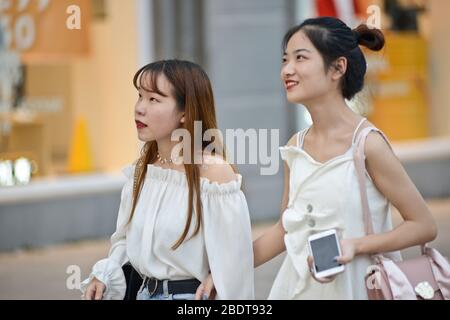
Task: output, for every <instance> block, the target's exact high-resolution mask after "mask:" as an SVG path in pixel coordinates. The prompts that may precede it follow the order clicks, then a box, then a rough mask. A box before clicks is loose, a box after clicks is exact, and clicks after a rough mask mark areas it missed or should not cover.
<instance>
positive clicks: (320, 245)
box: [311, 234, 341, 272]
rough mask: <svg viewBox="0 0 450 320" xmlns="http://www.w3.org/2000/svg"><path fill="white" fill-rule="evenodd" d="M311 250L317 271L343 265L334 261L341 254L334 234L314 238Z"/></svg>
mask: <svg viewBox="0 0 450 320" xmlns="http://www.w3.org/2000/svg"><path fill="white" fill-rule="evenodd" d="M311 250H312V254H313V258H314V263H315V266H316V270H317V272H322V271H325V270H328V269H331V268H335V267H339V266H340V265H341V264H340V263H337V262H336V261H334V258H335V257H337V256H339V250H338V244H337V240H336V236H335V235H334V234H331V235H329V236H325V237H323V238H320V239H316V240H312V241H311Z"/></svg>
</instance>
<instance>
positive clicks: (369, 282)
mask: <svg viewBox="0 0 450 320" xmlns="http://www.w3.org/2000/svg"><path fill="white" fill-rule="evenodd" d="M371 131H377V132H379V133H380V134H381V135H382V136H383V138H384V139H385V140H386V142H387V143H388V144H389V141H388V139H387V138H386V136H385V135H384V134H383V133H382V132H381V131H380V130H378V129H377V128H374V127H367V128H364V129H363V130H362V131H361V132H360V134H359V135H358V139H357V142H356V148H355V151H354V154H353V158H354V162H355V168H356V174H357V177H358V183H359V191H360V194H361V203H362V208H363V212H364V224H365V232H366V234H367V235H370V234H373V224H372V217H371V214H370V209H369V203H368V199H367V190H366V184H365V183H366V176H365V175H366V167H365V154H364V146H365V142H366V138H367V135H368V134H369V133H370V132H371ZM389 145H390V144H389ZM421 249H422V250H421V252H422V255H421V256H419V257H417V258H414V259H409V260H404V261H393V260H391V259H389V258H387V257H385V256H384V255H383V254H381V253H379V254H375V255H372V259H373V261H374V265H373V266H371V268H370V269H369V271H368V274H367V275H366V277H365V281H366V289H367V295H368V297H369V299H370V300H419V299H420V300H422V299H426V300H444V299H445V300H449V299H450V264H449V262H448V259H447V258H445V257H443V256H442V255H441V254H440V253H439V252H438V251H437V250H436V249H433V248H430V247H428V246H427V245H426V244H424V245H422V246H421Z"/></svg>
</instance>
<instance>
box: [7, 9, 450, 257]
mask: <svg viewBox="0 0 450 320" xmlns="http://www.w3.org/2000/svg"><path fill="white" fill-rule="evenodd" d="M371 5H376V6H378V7H376V8H380V14H381V20H380V21H381V27H382V28H383V30H384V31H386V35H387V36H386V37H387V47H386V49H385V50H384V51H382V52H381V53H378V54H375V55H372V54H370V53H368V54H369V58H368V62H369V74H368V77H367V84H368V86H367V88H368V89H367V90H366V93H365V94H364V97H363V99H362V100H361V101H362V103H361V104H359V103H356V107H357V108H361V110H363V112H365V113H366V114H367V116H368V117H369V119H370V120H371V121H373V122H374V123H375V124H376V125H377V126H379V127H380V128H381V129H382V130H383V131H385V132H386V133H387V134H388V136H389V137H390V138H391V140H393V141H394V142H401V141H403V142H408V143H409V142H411V141H416V140H417V139H420V140H421V142H422V146H423V143H425V145H427V143H428V142H429V141H433V139H435V138H438V137H444V138H445V137H448V136H450V125H449V123H450V90H449V88H450V59H448V57H449V56H450V38H449V37H448V30H449V28H448V26H447V14H448V12H450V1H442V0H428V1H427V0H422V1H419V0H414V1H413V0H410V1H407V0H398V1H394V0H385V1H382V0H348V1H345V0H343V1H340V0H277V1H273V0H258V1H253V0H249V1H247V0H245V1H242V0H226V1H225V0H130V1H128V0H127V1H123V0H28V1H27V0H23V1H19V0H0V26H2V27H1V28H0V30H1V31H0V84H1V86H0V219H1V222H2V225H3V227H4V228H10V229H9V230H11V228H12V229H13V230H16V231H17V232H19V233H20V232H22V233H27V232H26V230H28V229H20V228H17V227H15V226H16V225H19V224H21V225H22V226H23V225H29V227H28V228H31V229H32V228H33V227H36V226H35V225H33V222H27V223H24V221H25V219H27V218H26V217H25V216H24V217H23V218H21V219H24V220H22V221H21V222H20V223H17V221H14V220H13V218H12V215H11V214H10V213H11V212H25V211H27V210H28V211H29V212H35V211H39V210H41V211H42V212H45V213H46V214H47V218H46V219H48V220H47V222H48V221H55V219H60V218H58V214H59V213H55V214H50V213H49V212H50V211H49V210H50V209H49V208H51V210H53V211H55V212H57V211H58V210H59V211H61V210H62V209H61V208H77V207H79V208H83V210H84V213H83V217H84V218H83V219H85V220H83V223H86V221H87V222H89V221H90V222H91V223H96V224H99V221H100V222H101V221H104V220H99V219H100V218H99V216H98V215H97V216H95V214H96V210H98V208H103V209H101V210H103V212H104V211H106V210H108V211H109V213H108V214H107V215H110V216H114V215H115V214H116V213H117V212H116V210H114V209H111V208H112V207H114V206H116V205H117V201H118V199H117V196H118V193H119V192H120V187H121V184H122V183H123V181H122V180H120V179H118V178H116V176H117V172H118V171H119V170H120V169H121V168H122V167H123V166H125V165H127V164H129V163H131V162H133V161H134V160H135V158H136V157H137V155H138V152H139V148H140V144H139V143H138V141H137V138H136V132H135V126H134V115H133V107H134V103H135V100H136V92H135V89H134V87H133V86H132V82H131V80H132V76H133V75H134V72H135V71H136V70H137V69H138V68H139V67H140V66H142V65H143V64H145V63H148V62H150V61H152V60H154V59H160V58H174V57H177V58H185V59H190V60H193V61H195V62H197V63H200V64H201V65H203V66H204V67H205V68H206V70H207V72H208V74H209V75H210V77H211V80H212V82H213V86H214V90H215V94H216V99H217V114H218V118H219V119H218V120H219V125H220V126H221V128H222V129H226V128H244V129H247V128H276V129H280V144H283V143H285V141H287V139H288V138H289V137H290V135H291V134H292V133H293V132H295V131H296V130H299V129H301V128H302V127H304V126H305V125H307V124H308V119H307V115H306V114H305V112H297V111H296V110H295V109H296V108H293V107H292V106H288V104H287V103H286V101H285V95H284V92H283V88H282V85H281V83H280V81H279V64H280V61H281V51H280V43H281V39H282V36H283V34H284V32H285V31H286V30H287V29H288V28H289V27H290V26H292V25H293V24H295V23H298V22H300V21H301V20H303V19H305V18H307V17H311V16H317V15H335V16H338V17H340V18H342V19H343V20H344V21H346V22H347V23H349V24H350V25H351V26H356V24H357V23H358V22H360V21H367V19H369V18H371V17H372V15H373V13H374V11H373V10H369V11H368V10H367V9H368V8H369V7H370V6H371ZM372 9H373V7H372ZM77 22H79V25H78V24H77ZM237 114H238V115H239V116H238V117H237V116H236V115H237ZM255 115H257V116H255ZM445 139H446V138H445ZM446 141H448V140H444V142H442V144H440V145H439V146H443V147H438V148H436V147H425V148H424V149H421V150H425V151H424V152H429V153H430V152H431V153H432V152H435V150H436V149H439V150H438V151H437V153H436V154H445V152H446V151H445V150H448V149H449V147H450V145H448V147H447V144H446ZM433 143H434V142H431V144H432V145H434V144H433ZM413 148H416V147H413ZM427 148H428V149H427ZM408 150H409V149H408ZM427 150H431V151H427ZM441 160H442V159H440V161H441ZM442 161H443V162H442V166H443V167H442V168H446V167H447V165H448V163H447V162H445V161H447V160H445V159H444V160H442ZM259 167H260V166H259V165H258V166H251V165H249V166H242V167H241V168H240V169H241V171H242V173H243V176H244V177H245V178H246V188H247V190H248V191H247V193H248V198H249V204H250V207H251V212H252V215H253V216H252V218H256V219H258V218H271V217H274V216H277V215H278V214H279V213H278V207H279V199H280V197H281V189H282V179H283V177H282V174H281V170H280V174H277V175H275V176H269V177H261V176H260V175H259ZM30 170H31V171H33V172H34V173H33V175H32V178H31V181H32V183H31V185H30V186H13V185H15V184H22V183H27V180H28V179H27V172H28V171H30ZM443 170H445V169H443ZM447 171H448V170H447ZM21 172H22V173H21ZM112 172H114V173H115V175H112ZM80 173H82V174H83V177H85V178H86V180H80V179H78V177H79V174H80ZM438 175H439V174H438ZM440 176H441V178H442V177H443V175H442V174H440ZM420 177H421V176H418V178H416V179H418V180H421V178H420ZM50 179H51V180H50ZM448 180H449V181H450V179H448ZM49 181H52V183H56V185H53V186H52V187H49V183H50V182H49ZM58 183H60V185H58ZM26 187H29V188H26ZM439 188H440V189H445V187H443V186H439ZM444 191H446V192H449V191H448V190H444ZM58 192H59V193H58ZM102 192H103V193H102ZM106 193H109V194H108V195H106ZM75 194H76V195H80V196H79V197H78V198H77V196H76V195H75ZM98 194H103V195H104V196H105V197H103V198H102V197H99V196H98ZM435 194H436V193H432V194H431V196H433V195H435ZM444 195H445V194H444ZM447 195H448V193H447ZM58 197H63V199H64V201H63V200H61V199H58V200H61V201H62V202H60V203H58V204H57V205H55V206H54V207H51V206H50V207H49V206H48V202H49V201H50V200H51V199H56V198H58ZM80 197H81V198H80ZM80 199H81V200H80ZM101 199H103V200H101ZM112 199H116V200H112ZM46 201H47V202H46ZM102 201H103V202H102ZM81 203H84V205H83V204H81ZM102 203H103V204H104V206H103V207H102ZM28 204H29V206H27V205H28ZM106 204H107V205H106ZM74 210H75V209H74ZM74 210H72V211H73V212H69V211H70V210H69V211H68V212H67V214H66V215H65V216H64V218H61V219H66V220H65V222H64V225H65V227H64V228H65V230H68V231H67V232H68V233H70V232H71V231H70V229H71V226H73V225H76V224H77V223H79V221H78V222H76V221H75V220H71V219H72V217H74V216H76V215H77V213H76V210H75V211H74ZM69 215H70V217H71V218H67V217H68V216H69ZM90 215H93V216H94V217H90ZM107 215H104V216H103V217H106V216H107ZM6 216H8V218H5V217H6ZM18 216H19V214H17V215H16V217H18ZM8 219H9V220H8ZM14 219H15V218H14ZM89 219H91V220H89ZM105 220H107V219H105ZM112 220H114V218H112ZM31 221H32V220H31ZM108 221H109V220H108ZM6 222H7V223H6ZM47 222H45V223H47ZM5 230H6V229H5ZM24 230H25V231H24ZM72 231H73V230H72ZM109 232H110V230H109V229H108V228H107V230H106V229H102V230H101V232H100V233H102V234H105V235H106V234H109ZM1 234H2V233H1V232H0V242H2V241H3V240H2V238H1ZM98 234H99V232H98V230H97V231H96V230H95V228H93V229H92V230H88V231H86V232H85V233H83V234H81V233H80V234H77V235H73V236H71V237H68V239H76V238H80V237H91V236H95V235H98ZM61 237H63V236H61ZM33 241H34V242H33ZM55 241H56V240H55ZM29 242H30V243H35V242H36V240H32V239H31V238H30V240H29ZM6 247H11V246H6V245H5V248H6ZM0 250H1V247H0Z"/></svg>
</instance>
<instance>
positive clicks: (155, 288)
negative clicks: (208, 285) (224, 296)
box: [145, 278, 201, 296]
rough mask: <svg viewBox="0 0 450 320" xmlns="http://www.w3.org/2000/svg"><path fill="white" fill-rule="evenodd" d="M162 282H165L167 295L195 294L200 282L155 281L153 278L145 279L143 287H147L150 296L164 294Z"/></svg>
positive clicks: (190, 280)
mask: <svg viewBox="0 0 450 320" xmlns="http://www.w3.org/2000/svg"><path fill="white" fill-rule="evenodd" d="M164 282H167V291H168V294H182V293H192V294H195V292H196V291H197V288H198V286H199V285H200V284H201V282H200V281H199V280H197V279H187V280H157V279H153V278H147V279H145V286H147V289H148V292H149V293H150V295H152V296H153V295H157V294H163V293H164Z"/></svg>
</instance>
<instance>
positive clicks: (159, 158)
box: [156, 152, 178, 164]
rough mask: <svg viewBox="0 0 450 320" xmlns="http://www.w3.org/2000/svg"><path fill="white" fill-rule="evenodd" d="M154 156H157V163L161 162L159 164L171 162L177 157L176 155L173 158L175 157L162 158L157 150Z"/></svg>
mask: <svg viewBox="0 0 450 320" xmlns="http://www.w3.org/2000/svg"><path fill="white" fill-rule="evenodd" d="M156 158H158V161H159V163H161V164H166V163H173V162H174V161H176V160H177V159H178V157H177V158H175V159H172V158H170V159H166V158H163V157H161V155H160V154H159V152H158V153H157V154H156Z"/></svg>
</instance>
